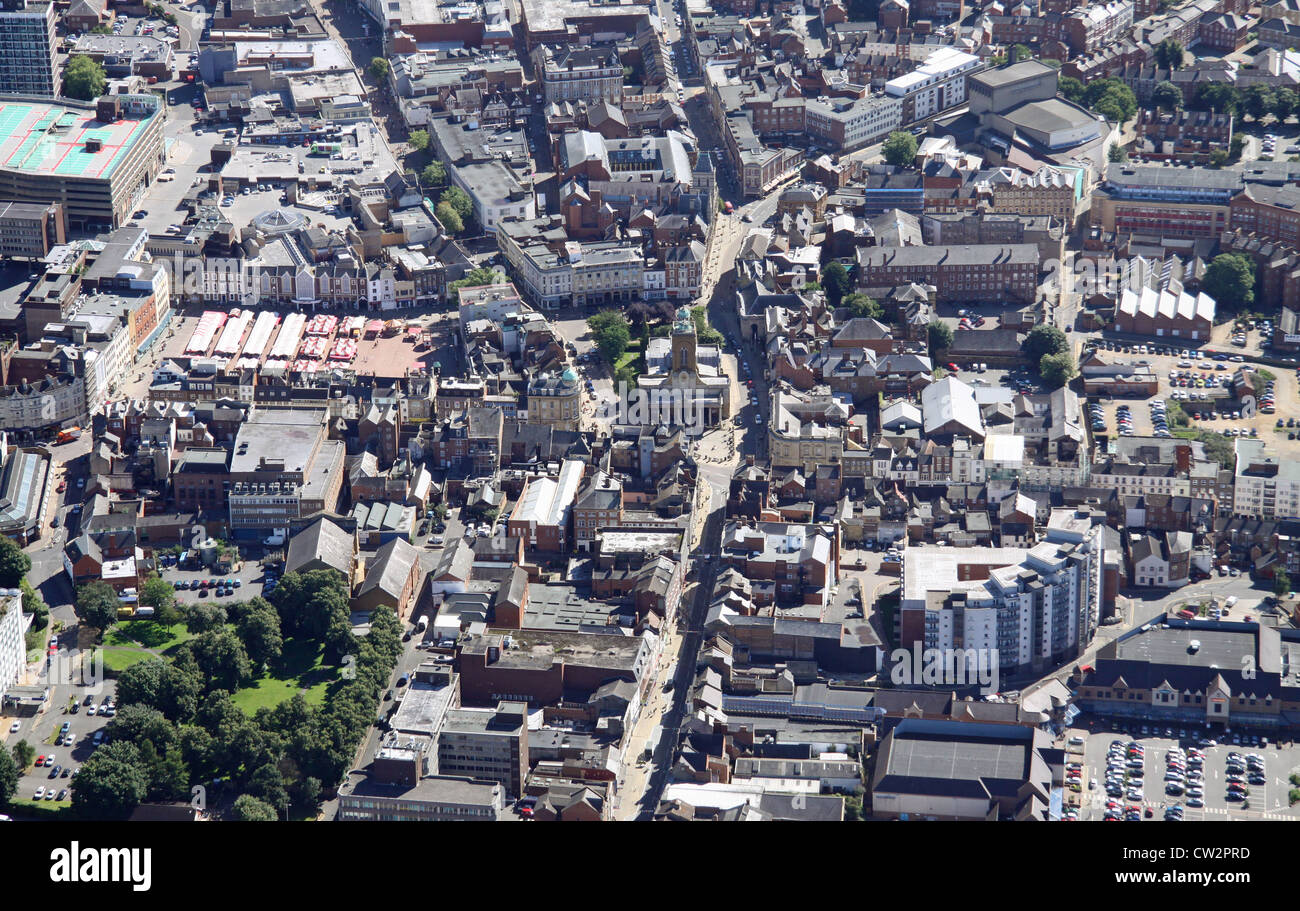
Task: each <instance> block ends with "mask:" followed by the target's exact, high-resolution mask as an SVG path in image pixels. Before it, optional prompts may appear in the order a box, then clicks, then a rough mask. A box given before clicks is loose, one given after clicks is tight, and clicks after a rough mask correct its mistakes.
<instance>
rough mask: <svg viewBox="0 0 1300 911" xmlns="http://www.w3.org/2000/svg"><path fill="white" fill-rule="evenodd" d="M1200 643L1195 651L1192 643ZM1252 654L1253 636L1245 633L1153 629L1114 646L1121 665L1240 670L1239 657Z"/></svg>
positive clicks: (1235, 631) (1242, 631) (1172, 628)
mask: <svg viewBox="0 0 1300 911" xmlns="http://www.w3.org/2000/svg"><path fill="white" fill-rule="evenodd" d="M1193 639H1195V640H1196V641H1197V642H1199V643H1200V647H1199V648H1197V650H1196V651H1194V652H1193V651H1192V650H1191V647H1190V646H1191V642H1192V640H1193ZM1254 654H1255V635H1254V634H1253V633H1251V632H1249V631H1247V630H1226V629H1223V630H1214V629H1186V628H1178V627H1169V628H1162V629H1153V630H1149V631H1147V632H1145V633H1140V634H1139V635H1136V636H1130V637H1129V638H1127V639H1121V640H1119V641H1117V642H1116V643H1115V657H1116V659H1118V660H1120V661H1144V662H1147V663H1149V664H1167V665H1175V666H1181V667H1204V668H1210V667H1213V668H1222V669H1224V670H1240V669H1241V656H1242V655H1254Z"/></svg>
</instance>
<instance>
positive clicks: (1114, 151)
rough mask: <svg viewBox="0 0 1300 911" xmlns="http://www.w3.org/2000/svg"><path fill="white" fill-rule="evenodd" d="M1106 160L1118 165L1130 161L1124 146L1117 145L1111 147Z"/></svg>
mask: <svg viewBox="0 0 1300 911" xmlns="http://www.w3.org/2000/svg"><path fill="white" fill-rule="evenodd" d="M1106 159H1107V160H1108V161H1111V162H1114V163H1116V164H1122V163H1124V162H1126V161H1128V152H1126V151H1124V147H1123V146H1122V145H1120V144H1119V143H1115V145H1113V146H1111V147H1110V150H1109V151H1108V152H1106Z"/></svg>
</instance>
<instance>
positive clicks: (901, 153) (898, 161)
mask: <svg viewBox="0 0 1300 911" xmlns="http://www.w3.org/2000/svg"><path fill="white" fill-rule="evenodd" d="M880 154H881V155H883V156H884V157H885V161H887V162H889V163H890V164H892V165H894V166H895V167H898V168H905V167H908V166H909V165H911V164H912V163H913V162H914V161H916V137H915V136H913V135H912V134H911V133H907V132H903V131H900V132H897V133H890V134H889V138H888V139H886V140H885V141H884V142H883V143H881V145H880Z"/></svg>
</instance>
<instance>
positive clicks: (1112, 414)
mask: <svg viewBox="0 0 1300 911" xmlns="http://www.w3.org/2000/svg"><path fill="white" fill-rule="evenodd" d="M1116 347H1117V348H1120V349H1123V348H1125V347H1127V348H1128V349H1129V350H1116V351H1112V350H1109V349H1104V350H1103V356H1104V357H1106V358H1107V360H1108V361H1110V362H1111V363H1132V364H1135V365H1144V366H1150V367H1151V369H1152V370H1153V371H1154V372H1155V374H1156V376H1157V378H1158V379H1159V391H1158V392H1157V394H1156V395H1155V396H1154V397H1153V398H1157V399H1161V400H1162V401H1164V402H1165V403H1166V405H1168V404H1169V403H1171V402H1177V403H1178V405H1179V407H1181V408H1182V410H1183V412H1184V413H1185V414H1186V415H1187V416H1188V418H1189V419H1190V424H1189V427H1190V428H1191V429H1199V430H1208V431H1212V432H1215V433H1224V432H1225V431H1235V435H1238V436H1256V437H1258V438H1260V439H1267V440H1269V441H1270V445H1274V446H1277V445H1279V444H1280V448H1281V449H1282V450H1283V451H1290V452H1294V453H1297V454H1300V441H1296V440H1288V439H1287V431H1286V427H1285V415H1286V414H1287V413H1288V411H1289V410H1293V409H1294V406H1295V404H1296V402H1297V396H1298V392H1297V388H1298V387H1297V380H1296V374H1295V373H1294V372H1293V371H1291V370H1289V369H1283V368H1280V367H1272V368H1270V367H1259V368H1255V367H1254V365H1251V364H1248V363H1244V362H1243V361H1232V360H1216V359H1214V357H1213V356H1211V355H1204V354H1201V353H1200V352H1198V351H1194V350H1190V349H1178V350H1177V351H1176V352H1175V353H1173V354H1168V355H1166V354H1156V353H1153V352H1152V351H1151V350H1150V349H1148V351H1147V352H1146V353H1143V352H1142V351H1141V350H1140V348H1138V347H1136V346H1133V345H1128V346H1125V345H1124V344H1123V343H1119V344H1116ZM1185 350H1186V351H1187V353H1188V354H1190V355H1191V356H1184V351H1185ZM1228 357H1240V355H1228ZM1242 366H1245V367H1248V368H1254V369H1259V370H1262V371H1265V372H1264V374H1263V376H1264V379H1265V380H1266V381H1267V379H1268V377H1270V376H1271V377H1272V382H1273V383H1274V384H1275V385H1274V389H1273V393H1274V400H1275V404H1276V412H1275V413H1273V414H1266V413H1264V412H1262V411H1260V412H1257V413H1256V415H1255V416H1254V417H1253V418H1250V417H1246V416H1244V415H1242V416H1240V417H1233V415H1234V414H1240V412H1241V407H1242V406H1241V402H1240V401H1239V400H1238V399H1237V398H1236V396H1235V394H1234V393H1229V394H1228V395H1227V396H1226V397H1219V398H1212V397H1211V396H1209V395H1207V394H1206V390H1208V389H1213V388H1216V387H1222V385H1223V384H1224V383H1226V382H1230V381H1231V378H1232V376H1233V374H1234V373H1235V372H1236V371H1237V370H1238V369H1239V368H1241V367H1242ZM1173 374H1177V376H1173ZM1097 401H1098V402H1099V404H1100V405H1101V406H1102V410H1103V414H1104V420H1105V423H1106V430H1105V432H1106V433H1110V434H1112V435H1114V434H1115V433H1116V432H1117V431H1118V422H1117V412H1118V411H1119V410H1120V409H1121V408H1122V407H1123V406H1127V407H1128V409H1129V410H1130V412H1131V416H1132V422H1133V428H1132V430H1133V434H1134V435H1138V436H1143V435H1147V434H1150V433H1151V432H1152V431H1153V429H1154V428H1153V425H1152V422H1151V409H1150V407H1149V400H1147V401H1143V400H1141V399H1137V398H1116V399H1106V398H1103V399H1099V400H1097ZM1216 402H1217V403H1218V404H1217V407H1216V406H1215V405H1214V403H1216ZM1257 404H1259V405H1262V404H1263V402H1262V401H1260V402H1259V403H1257ZM1197 415H1200V417H1197ZM1279 417H1282V418H1283V427H1282V428H1278V427H1277V420H1278V418H1279ZM1171 429H1177V428H1174V427H1172V425H1171ZM1252 430H1253V431H1254V433H1253V434H1252V433H1251V431H1252ZM1277 430H1281V432H1280V433H1275V431H1277ZM1094 432H1102V431H1100V430H1097V429H1096V428H1094ZM1227 435H1231V434H1227Z"/></svg>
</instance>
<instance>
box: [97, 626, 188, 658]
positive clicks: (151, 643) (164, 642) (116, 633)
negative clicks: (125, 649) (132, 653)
mask: <svg viewBox="0 0 1300 911" xmlns="http://www.w3.org/2000/svg"><path fill="white" fill-rule="evenodd" d="M193 638H194V634H193V633H191V632H190V631H189V630H187V629H186V628H185V624H184V623H173V624H172V625H171V626H163V625H162V624H160V623H155V622H154V621H152V620H127V621H126V622H125V623H119V624H118V625H117V626H115V627H113V628H112V629H111V630H109V632H108V635H107V636H105V637H104V644H105V645H110V646H111V645H123V646H129V647H132V648H136V647H139V646H144V647H145V648H151V649H154V650H156V651H160V652H161V651H166V650H167V649H169V648H171V647H172V646H175V645H180V644H181V643H182V642H186V641H188V640H190V639H193Z"/></svg>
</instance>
